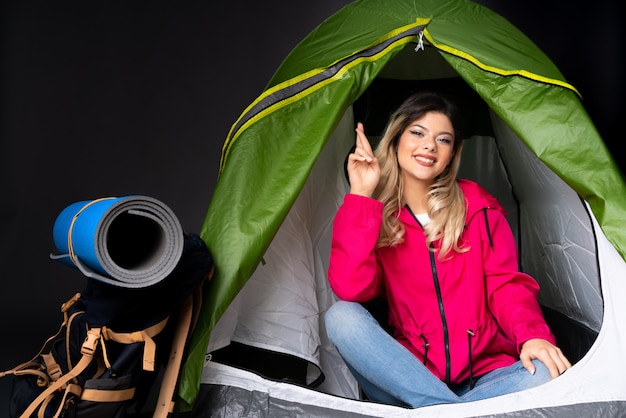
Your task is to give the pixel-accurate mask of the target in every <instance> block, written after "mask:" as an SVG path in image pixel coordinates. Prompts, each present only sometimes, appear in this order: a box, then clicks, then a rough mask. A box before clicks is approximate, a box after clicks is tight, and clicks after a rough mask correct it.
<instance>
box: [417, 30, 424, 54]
mask: <svg viewBox="0 0 626 418" xmlns="http://www.w3.org/2000/svg"><path fill="white" fill-rule="evenodd" d="M418 36H419V37H418V38H417V46H416V47H415V52H417V51H419V50H420V49H421V50H422V51H423V50H424V31H423V30H421V31H420V33H419V34H418Z"/></svg>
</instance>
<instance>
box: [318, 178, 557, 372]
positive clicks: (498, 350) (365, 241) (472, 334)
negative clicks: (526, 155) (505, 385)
mask: <svg viewBox="0 0 626 418" xmlns="http://www.w3.org/2000/svg"><path fill="white" fill-rule="evenodd" d="M458 182H459V185H460V186H461V189H462V190H463V193H464V194H465V197H466V202H467V205H468V211H467V220H466V229H465V232H464V233H463V236H462V240H463V243H464V244H465V245H467V246H469V247H470V248H471V249H470V250H469V251H467V252H465V253H461V254H457V253H454V256H453V257H452V258H451V259H449V260H447V261H443V262H442V261H440V260H439V259H438V257H437V255H438V253H437V254H433V253H432V252H430V251H428V248H427V247H426V243H425V238H424V233H423V229H422V227H421V225H420V224H419V223H418V222H417V221H416V220H415V218H414V217H413V215H412V214H411V213H410V211H409V210H408V209H407V208H406V207H405V208H403V209H402V210H401V212H400V220H401V221H402V223H403V224H404V227H405V229H406V233H405V235H404V242H403V243H402V244H399V245H397V246H394V247H384V248H378V249H375V246H376V241H377V239H378V234H379V231H380V227H381V222H382V208H383V205H382V203H381V202H379V201H377V200H374V199H369V198H366V197H362V196H357V195H351V194H348V195H346V196H345V198H344V202H343V205H342V206H341V207H340V208H339V210H338V212H337V215H336V217H335V221H334V227H333V228H334V229H333V239H332V249H331V254H330V266H329V272H328V279H329V282H330V285H331V287H332V289H333V291H334V292H335V294H336V295H337V296H338V297H339V298H340V299H344V300H348V301H354V302H365V301H368V300H370V299H372V298H374V297H376V296H385V297H386V299H387V301H388V303H389V325H391V327H392V329H393V333H394V337H395V338H396V339H397V340H398V341H399V342H400V343H401V344H403V345H404V346H405V347H407V348H408V349H409V350H410V351H411V352H413V354H415V356H416V357H417V358H419V359H420V361H426V365H427V367H428V368H429V369H430V370H431V371H432V372H433V373H434V374H435V375H436V376H437V377H439V378H440V379H441V380H443V381H445V382H447V383H461V382H464V381H466V380H467V379H468V378H470V377H472V376H473V377H477V376H480V375H482V374H485V373H487V372H489V371H491V370H494V369H496V368H498V367H503V366H509V365H511V364H513V363H514V362H515V361H517V360H518V355H519V349H520V347H521V344H522V343H524V342H525V341H527V340H529V339H532V338H543V339H546V340H548V341H550V342H551V343H553V344H554V343H555V339H554V336H553V335H552V333H551V332H550V329H549V328H548V326H547V324H546V323H545V321H544V319H543V315H542V313H541V309H540V307H539V304H538V302H537V295H538V293H539V286H538V284H537V282H536V281H535V280H534V279H533V278H532V277H530V276H528V275H527V274H524V273H521V272H519V271H518V259H517V248H516V244H515V240H514V237H513V234H512V233H511V229H510V227H509V224H508V223H507V221H506V219H505V215H506V213H505V211H504V209H503V208H502V206H501V205H500V204H499V203H498V201H497V200H496V199H495V197H493V196H491V195H490V194H489V193H487V192H486V191H485V190H484V189H482V188H481V187H480V186H479V185H478V184H476V183H474V182H472V181H469V180H459V181H458ZM425 359H426V360H425ZM470 367H471V368H472V373H471V374H470Z"/></svg>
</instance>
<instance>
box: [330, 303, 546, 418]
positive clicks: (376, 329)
mask: <svg viewBox="0 0 626 418" xmlns="http://www.w3.org/2000/svg"><path fill="white" fill-rule="evenodd" d="M325 321H326V331H327V333H328V338H330V340H331V341H332V343H333V344H334V345H335V347H336V348H337V350H338V351H339V354H340V355H341V357H342V358H343V359H344V361H345V362H346V364H347V366H348V368H349V369H350V371H351V372H352V373H353V375H354V377H355V378H356V380H357V381H358V382H359V385H360V386H361V390H362V391H363V392H364V393H365V394H366V395H367V397H368V399H370V400H371V401H374V402H381V403H386V404H390V405H398V406H402V407H411V408H418V407H421V406H427V405H435V404H443V403H459V402H470V401H477V400H480V399H485V398H491V397H494V396H499V395H504V394H507V393H512V392H517V391H520V390H524V389H529V388H531V387H534V386H538V385H541V384H543V383H546V382H548V381H549V380H550V379H551V378H550V372H549V371H548V369H547V367H545V366H544V365H543V363H542V362H540V361H538V360H535V361H534V362H533V363H534V365H535V368H536V371H535V374H533V375H531V374H530V373H529V372H528V371H527V370H526V369H525V368H524V367H523V366H522V363H521V362H520V361H518V362H516V363H515V364H513V365H511V366H509V367H503V368H500V369H496V370H493V371H491V372H489V373H487V374H485V375H483V376H482V377H481V378H480V379H479V380H478V382H476V385H475V386H474V388H473V389H471V390H470V388H469V384H467V385H465V384H463V385H454V386H450V387H448V385H446V384H445V383H444V382H442V381H441V380H439V378H437V377H436V376H435V375H434V374H432V372H431V371H430V370H428V369H427V368H426V366H424V364H422V362H421V361H420V360H419V359H418V358H417V357H415V355H413V353H411V352H410V351H409V350H407V349H406V348H405V347H404V346H403V345H402V344H400V343H399V342H397V341H396V340H395V339H394V338H393V337H392V336H391V335H389V334H388V333H387V332H386V331H385V330H384V329H383V328H382V327H381V326H380V324H379V323H378V321H377V320H376V319H375V318H374V317H373V316H372V315H371V314H370V313H369V312H368V311H367V309H365V308H364V307H363V306H362V305H361V304H359V303H355V302H345V301H339V302H336V303H335V304H334V305H333V306H331V307H330V309H329V310H328V311H327V312H326V317H325Z"/></svg>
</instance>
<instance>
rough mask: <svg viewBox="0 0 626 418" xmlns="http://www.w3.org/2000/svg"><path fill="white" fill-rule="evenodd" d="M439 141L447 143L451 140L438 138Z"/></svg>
mask: <svg viewBox="0 0 626 418" xmlns="http://www.w3.org/2000/svg"><path fill="white" fill-rule="evenodd" d="M439 142H443V143H444V144H449V143H451V142H452V140H451V139H448V138H439Z"/></svg>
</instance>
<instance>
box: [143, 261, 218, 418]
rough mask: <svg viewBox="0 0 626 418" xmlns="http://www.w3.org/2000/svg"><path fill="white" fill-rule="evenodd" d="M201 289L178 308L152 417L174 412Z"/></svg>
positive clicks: (208, 278) (199, 304)
mask: <svg viewBox="0 0 626 418" xmlns="http://www.w3.org/2000/svg"><path fill="white" fill-rule="evenodd" d="M214 271H215V267H214V266H213V267H211V270H210V271H209V273H207V275H206V278H205V281H207V282H208V281H209V280H211V279H212V278H213V273H214ZM203 289H204V286H203V285H202V284H200V286H198V287H197V288H196V290H195V291H194V292H193V293H192V294H190V295H189V296H188V297H187V299H185V301H184V302H183V304H182V305H181V307H180V309H179V316H178V323H177V324H176V330H175V333H174V340H173V341H172V349H171V351H170V358H169V360H168V361H167V367H166V369H165V373H164V374H163V381H162V382H161V389H160V391H159V397H158V399H157V404H156V407H155V409H154V415H152V417H153V418H165V417H167V416H168V414H171V413H173V412H174V406H175V402H174V392H175V391H176V385H177V383H178V376H179V373H180V366H181V364H182V360H183V353H184V351H185V345H186V344H187V340H188V338H189V333H190V332H191V330H192V329H194V328H195V326H196V323H197V322H198V317H199V315H200V307H201V306H202V293H203Z"/></svg>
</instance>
